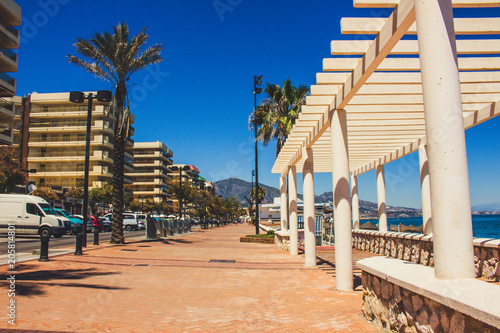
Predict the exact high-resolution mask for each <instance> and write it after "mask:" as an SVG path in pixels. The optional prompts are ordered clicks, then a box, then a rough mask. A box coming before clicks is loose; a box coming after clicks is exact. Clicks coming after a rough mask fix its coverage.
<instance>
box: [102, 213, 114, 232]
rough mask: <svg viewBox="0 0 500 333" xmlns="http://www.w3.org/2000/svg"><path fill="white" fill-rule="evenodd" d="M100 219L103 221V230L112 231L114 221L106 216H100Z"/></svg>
mask: <svg viewBox="0 0 500 333" xmlns="http://www.w3.org/2000/svg"><path fill="white" fill-rule="evenodd" d="M99 221H101V222H102V223H103V230H104V231H106V232H111V228H112V227H113V222H111V220H110V219H109V218H107V217H105V216H99Z"/></svg>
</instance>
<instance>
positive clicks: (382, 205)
mask: <svg viewBox="0 0 500 333" xmlns="http://www.w3.org/2000/svg"><path fill="white" fill-rule="evenodd" d="M377 201H378V231H387V204H386V199H385V171H384V165H383V164H379V165H377Z"/></svg>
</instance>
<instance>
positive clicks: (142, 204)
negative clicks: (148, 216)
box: [139, 197, 145, 213]
mask: <svg viewBox="0 0 500 333" xmlns="http://www.w3.org/2000/svg"><path fill="white" fill-rule="evenodd" d="M144 198H145V197H139V199H141V212H143V213H144Z"/></svg>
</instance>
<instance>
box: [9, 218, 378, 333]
mask: <svg viewBox="0 0 500 333" xmlns="http://www.w3.org/2000/svg"><path fill="white" fill-rule="evenodd" d="M252 231H253V227H251V226H247V225H237V226H235V225H230V226H224V227H220V228H214V229H209V230H203V231H198V232H195V233H192V234H189V235H183V236H178V237H172V238H168V239H164V240H162V241H157V242H148V241H134V242H130V243H128V244H127V245H125V246H110V245H101V246H99V247H95V249H93V250H92V251H87V252H86V254H85V255H84V256H78V257H76V256H73V255H64V256H59V257H54V258H52V260H51V261H50V262H48V263H40V262H38V261H30V262H25V263H20V264H18V266H17V269H18V272H19V273H18V275H17V279H18V281H17V282H16V293H17V295H16V298H15V300H16V304H17V325H16V326H15V327H12V326H11V325H8V324H7V319H6V318H5V317H4V318H5V319H4V320H3V321H2V322H0V328H6V329H17V330H40V331H49V330H51V331H65V332H248V331H254V332H271V331H272V332H377V330H376V328H375V327H374V326H372V325H371V324H370V323H368V322H367V321H366V320H365V319H364V318H363V317H362V316H361V304H362V300H361V292H360V291H359V288H358V291H354V292H339V291H335V289H334V287H335V277H334V268H333V267H332V266H333V265H334V262H333V257H332V253H333V250H330V251H327V252H323V251H321V252H318V257H319V259H318V262H319V264H320V265H319V266H318V267H317V268H306V267H304V265H303V258H302V257H301V256H295V257H292V256H290V255H289V254H288V253H287V252H283V251H280V250H278V249H277V248H276V247H275V246H274V245H266V244H252V243H240V242H239V237H240V236H241V235H244V234H250V233H252ZM91 248H92V247H91ZM123 250H137V251H123ZM210 259H225V260H236V263H209V262H208V261H209V260H210ZM6 271H7V267H5V266H4V267H1V268H0V273H2V274H4V275H3V276H2V278H1V281H2V284H1V291H0V292H1V293H3V295H4V296H3V297H0V307H1V308H3V309H6V306H7V304H8V301H9V299H8V297H7V289H8V288H7V283H6V276H5V272H6ZM358 273H359V272H358ZM16 332H18V331H16Z"/></svg>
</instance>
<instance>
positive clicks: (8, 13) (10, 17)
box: [0, 0, 21, 26]
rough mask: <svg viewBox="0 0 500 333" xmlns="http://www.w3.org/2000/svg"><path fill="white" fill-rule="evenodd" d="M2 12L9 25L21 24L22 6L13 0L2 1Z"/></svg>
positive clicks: (0, 8)
mask: <svg viewBox="0 0 500 333" xmlns="http://www.w3.org/2000/svg"><path fill="white" fill-rule="evenodd" d="M0 12H2V18H3V20H4V22H6V23H7V24H8V25H15V26H19V25H21V6H19V5H18V4H17V3H16V2H15V1H13V0H2V1H0Z"/></svg>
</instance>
